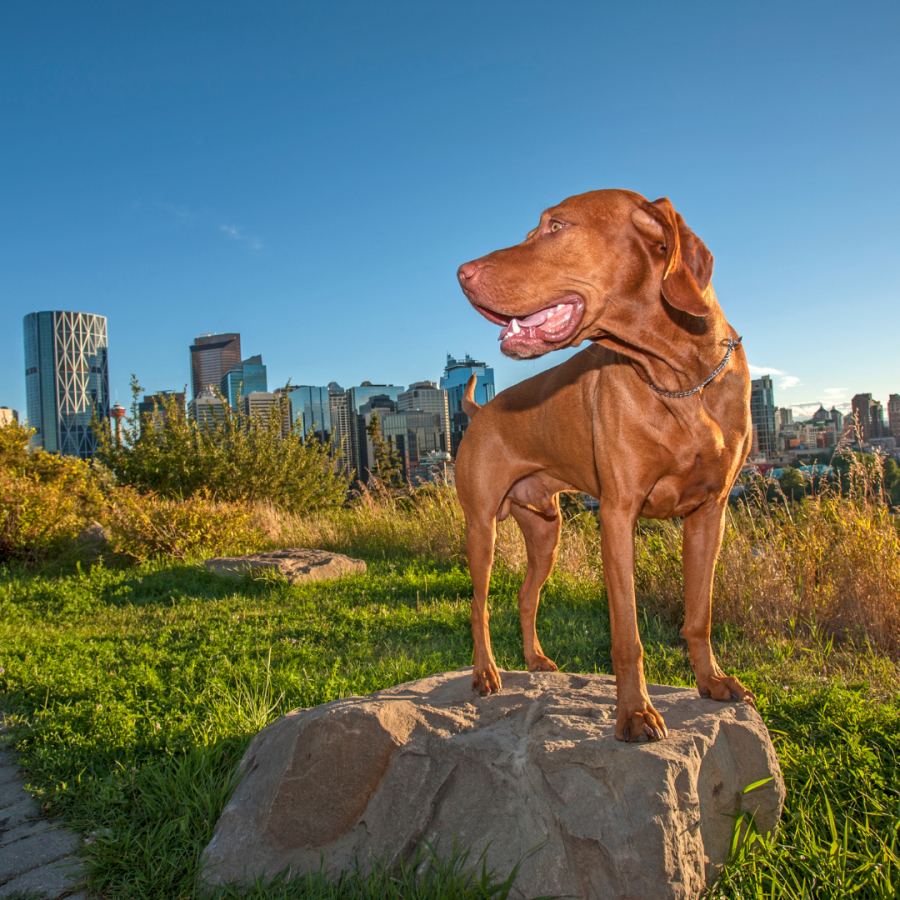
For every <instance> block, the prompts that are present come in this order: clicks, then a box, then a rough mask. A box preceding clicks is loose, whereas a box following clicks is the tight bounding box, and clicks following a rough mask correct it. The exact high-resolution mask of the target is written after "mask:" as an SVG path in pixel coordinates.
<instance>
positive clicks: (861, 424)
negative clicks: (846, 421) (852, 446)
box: [850, 394, 885, 441]
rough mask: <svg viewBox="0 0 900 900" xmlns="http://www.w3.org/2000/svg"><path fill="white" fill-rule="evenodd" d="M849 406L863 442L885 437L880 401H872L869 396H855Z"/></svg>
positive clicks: (882, 408) (882, 409)
mask: <svg viewBox="0 0 900 900" xmlns="http://www.w3.org/2000/svg"><path fill="white" fill-rule="evenodd" d="M850 405H851V407H852V408H853V417H854V418H855V419H856V424H857V427H858V428H859V433H860V437H861V438H862V440H863V441H870V440H872V438H880V437H885V434H884V432H885V428H884V407H883V406H882V405H881V403H880V401H878V400H873V399H872V395H871V394H856V396H854V398H853V399H852V400H851V401H850Z"/></svg>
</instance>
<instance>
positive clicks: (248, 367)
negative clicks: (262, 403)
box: [219, 356, 269, 409]
mask: <svg viewBox="0 0 900 900" xmlns="http://www.w3.org/2000/svg"><path fill="white" fill-rule="evenodd" d="M219 390H220V391H221V392H222V396H223V397H224V398H225V399H226V400H227V401H228V405H229V406H230V407H231V408H232V409H237V405H238V394H240V395H241V396H244V395H246V394H253V393H263V394H265V393H267V392H268V390H269V380H268V376H267V374H266V367H265V366H264V365H263V361H262V356H251V357H249V359H245V360H242V361H241V363H240V365H237V366H235V367H234V368H233V369H231V370H230V371H228V372H226V373H225V375H223V376H222V382H221V384H220V385H219Z"/></svg>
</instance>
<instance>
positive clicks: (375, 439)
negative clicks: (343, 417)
mask: <svg viewBox="0 0 900 900" xmlns="http://www.w3.org/2000/svg"><path fill="white" fill-rule="evenodd" d="M366 434H367V435H368V436H369V440H370V441H371V442H372V452H373V453H374V455H375V471H374V472H372V473H371V474H372V475H374V476H375V477H376V478H378V479H380V480H381V482H382V483H383V484H384V485H386V486H387V487H388V488H389V489H391V490H394V491H396V490H399V489H401V488H403V487H404V483H403V461H402V460H401V459H400V454H399V453H398V452H397V447H396V445H395V444H394V440H393V438H388V439H387V440H385V439H384V436H383V435H382V433H381V418H380V416H379V415H378V413H373V414H372V416H371V418H370V419H369V424H368V425H366Z"/></svg>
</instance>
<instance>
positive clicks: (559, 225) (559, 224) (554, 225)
mask: <svg viewBox="0 0 900 900" xmlns="http://www.w3.org/2000/svg"><path fill="white" fill-rule="evenodd" d="M562 227H563V225H562V222H551V223H550V230H551V231H559V229H560V228H562Z"/></svg>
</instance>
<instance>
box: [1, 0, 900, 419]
mask: <svg viewBox="0 0 900 900" xmlns="http://www.w3.org/2000/svg"><path fill="white" fill-rule="evenodd" d="M4 26H5V27H4V29H3V30H2V33H0V47H2V48H3V52H2V53H0V72H2V73H3V79H2V80H3V84H4V91H3V93H2V97H0V103H2V113H3V119H4V122H5V123H7V135H6V139H5V140H4V142H3V146H2V148H0V154H2V157H0V158H2V160H3V163H4V167H5V169H6V171H7V172H9V173H13V174H14V176H15V177H14V178H9V179H8V183H7V185H6V189H5V191H4V200H5V202H4V205H3V216H2V219H0V221H2V226H0V227H2V229H3V240H4V246H5V248H6V249H7V254H6V264H5V266H4V297H5V300H4V324H5V326H6V327H5V328H4V334H5V336H6V339H5V341H4V351H5V352H4V353H3V354H2V360H0V406H7V407H10V408H12V409H16V410H18V411H19V414H20V418H22V419H24V418H25V417H26V416H27V409H26V408H25V377H24V353H23V339H22V320H23V317H24V316H25V315H26V314H27V313H29V312H34V311H38V310H54V309H57V310H77V311H79V312H86V313H93V314H97V315H103V316H105V317H106V318H107V325H108V333H109V366H110V399H111V402H114V401H115V400H116V399H118V401H119V402H120V403H123V405H126V404H125V402H124V401H127V398H128V393H129V392H128V382H129V378H130V376H131V374H132V372H133V373H134V374H136V375H137V377H138V380H139V381H140V383H141V384H142V385H143V386H144V387H145V388H146V390H147V392H148V393H153V392H156V391H157V390H162V389H174V390H181V389H182V387H183V385H185V384H187V383H188V382H189V374H188V370H189V363H188V358H189V352H188V346H189V345H190V343H191V342H192V341H193V339H194V338H195V337H196V336H198V335H199V334H201V333H225V332H228V331H237V332H239V333H240V334H241V337H242V350H243V353H244V354H245V355H246V356H251V355H255V354H261V355H262V357H263V362H264V363H265V364H266V366H267V369H268V370H269V372H270V373H271V374H270V378H269V382H270V384H271V385H273V386H275V385H280V384H284V383H285V382H286V381H287V380H288V378H290V379H291V381H292V383H293V384H295V385H301V384H311V385H327V384H328V383H329V382H331V381H337V382H338V383H340V384H341V385H344V386H345V387H349V386H351V385H358V384H360V383H361V382H362V381H364V380H370V381H373V382H376V383H394V384H403V385H409V384H411V383H413V382H415V381H420V380H431V381H437V380H439V378H440V373H441V371H442V370H443V365H444V359H445V355H446V354H447V353H450V354H451V355H453V356H455V357H457V358H459V357H460V356H462V355H463V354H465V353H469V354H471V356H472V357H474V358H476V359H479V360H482V361H484V362H485V363H486V364H487V365H488V366H491V367H493V368H494V370H495V380H496V386H497V390H498V391H499V390H502V389H503V388H505V387H508V386H509V385H510V384H513V383H515V382H517V381H521V380H523V379H524V378H527V377H530V376H531V375H533V374H535V373H536V372H538V371H542V370H544V369H546V368H549V367H550V366H553V365H556V364H558V363H560V362H562V361H563V360H564V359H565V358H567V357H568V356H569V355H571V353H572V352H573V351H557V352H554V353H550V354H547V355H546V356H544V357H542V358H541V359H539V360H536V361H528V362H516V361H513V360H510V359H507V358H505V357H503V356H502V355H501V354H500V352H499V347H498V345H497V343H496V329H495V328H494V326H492V325H491V324H490V323H488V322H487V321H486V320H484V319H482V318H481V317H479V316H478V315H477V313H475V312H474V310H472V309H471V308H470V306H469V304H468V302H467V301H466V299H465V297H464V296H463V295H462V293H461V291H460V290H459V287H458V284H457V282H456V277H455V271H456V267H457V266H458V265H459V264H461V263H462V262H464V261H466V260H469V259H473V258H476V257H479V256H482V255H484V254H485V253H488V252H490V251H492V250H495V249H498V248H500V247H504V246H509V245H510V244H513V243H516V242H518V241H520V240H521V239H522V238H523V237H524V235H525V233H526V232H527V231H528V230H529V229H530V228H531V227H533V225H534V224H535V222H536V221H537V217H538V215H539V214H540V211H541V210H542V209H543V208H545V207H547V206H549V205H552V204H554V203H557V202H559V201H560V200H562V199H563V198H564V197H565V196H569V195H572V194H576V193H581V192H583V191H585V190H590V189H595V188H600V187H615V186H622V187H627V188H629V189H632V190H636V191H638V192H640V193H641V194H643V195H645V196H647V197H648V199H655V198H656V197H658V196H669V197H670V198H671V199H672V202H673V204H674V205H675V208H676V209H678V210H679V212H681V213H682V214H683V215H684V217H685V220H686V221H687V224H688V225H689V226H690V227H691V228H692V229H693V230H694V231H695V232H696V233H697V234H698V235H699V236H700V237H701V238H702V239H703V240H704V242H705V243H706V244H707V245H708V246H709V248H710V250H711V251H712V253H713V254H714V256H715V257H716V269H715V273H714V278H713V280H714V283H715V285H716V290H717V294H718V295H719V298H720V301H721V303H722V306H723V309H724V311H725V314H726V316H727V318H728V319H729V321H730V322H731V323H732V324H733V325H734V327H735V328H736V329H737V330H738V332H739V333H740V334H742V335H743V336H744V341H745V347H746V349H747V354H748V359H749V361H750V364H751V375H752V377H753V378H758V377H760V376H761V375H762V374H766V373H769V374H771V375H772V378H773V382H774V387H775V400H776V406H777V407H790V408H792V409H794V410H795V412H796V413H797V414H798V415H804V416H807V417H808V415H811V414H812V412H813V411H814V410H815V409H817V408H818V406H819V405H820V404H821V405H824V406H825V407H826V409H828V408H831V407H832V406H836V407H837V408H838V409H839V410H841V411H842V412H844V411H846V409H848V408H849V406H850V398H851V397H852V396H853V395H855V394H861V393H871V394H872V395H873V397H874V398H875V399H877V400H879V401H881V402H882V404H883V405H884V406H885V408H886V407H887V399H888V395H890V394H892V393H900V366H898V363H897V361H896V352H895V351H894V349H893V343H894V340H893V336H894V335H895V334H896V333H897V332H898V330H900V305H898V303H897V300H898V291H897V288H896V286H895V284H894V277H893V266H892V265H891V263H890V259H892V258H893V257H894V254H893V252H892V251H893V241H892V237H893V235H892V227H891V226H892V224H893V223H892V215H891V214H892V212H893V209H894V208H895V207H896V205H897V200H898V199H900V197H898V195H900V189H898V179H897V173H896V159H897V158H898V149H900V123H897V121H896V117H895V116H892V115H891V114H890V112H889V111H890V109H897V108H898V100H900V75H898V72H897V69H896V65H895V61H894V55H895V47H896V45H897V38H898V37H900V27H898V26H900V10H898V9H897V8H896V7H895V6H893V5H887V4H883V5H873V6H871V7H866V8H865V9H864V10H860V9H859V8H850V7H848V6H846V5H844V4H836V3H831V4H824V5H823V4H817V5H813V4H811V3H801V4H796V5H792V7H791V8H790V9H788V10H784V9H782V8H779V7H776V6H775V5H774V4H766V5H762V6H758V7H755V8H753V9H732V8H720V7H719V6H716V5H714V4H708V3H701V4H697V5H695V6H692V8H691V10H690V12H684V11H682V10H677V9H673V8H670V7H669V6H667V5H665V4H659V3H655V4H648V5H646V6H644V7H641V8H640V9H627V10H626V9H606V8H599V7H597V6H595V5H591V4H586V3H573V4H571V5H567V6H566V7H565V8H564V9H552V10H550V9H548V8H546V7H544V6H542V5H540V4H536V3H524V4H522V3H519V4H515V5H513V4H510V3H498V4H496V5H491V6H490V7H488V8H484V7H482V6H479V5H476V4H472V3H462V4H457V5H455V6H454V8H453V9H452V10H445V9H434V8H428V9H423V8H420V7H419V6H417V5H415V4H411V3H395V4H392V5H391V6H389V7H386V8H378V9H375V8H372V7H370V6H368V5H366V4H361V3H339V4H336V5H333V6H330V7H328V8H319V7H306V6H303V7H298V6H295V5H292V4H287V3H276V4H272V5H270V6H267V7H266V8H265V9H264V10H258V9H256V10H254V9H249V8H247V7H244V6H242V5H240V4H235V3H226V4H218V5H212V4H201V5H198V6H195V7H191V8H190V9H183V8H181V7H179V6H176V5H175V4H159V5H157V6H154V7H153V8H152V9H146V10H140V9H124V8H119V7H115V6H112V5H108V6H107V5H97V6H93V7H91V8H90V9H83V8H80V7H77V6H75V5H74V4H70V5H65V4H53V5H52V6H51V5H50V4H48V3H40V2H39V3H35V4H30V5H28V6H27V7H22V8H15V9H10V10H8V11H7V12H6V13H5V14H4Z"/></svg>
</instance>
